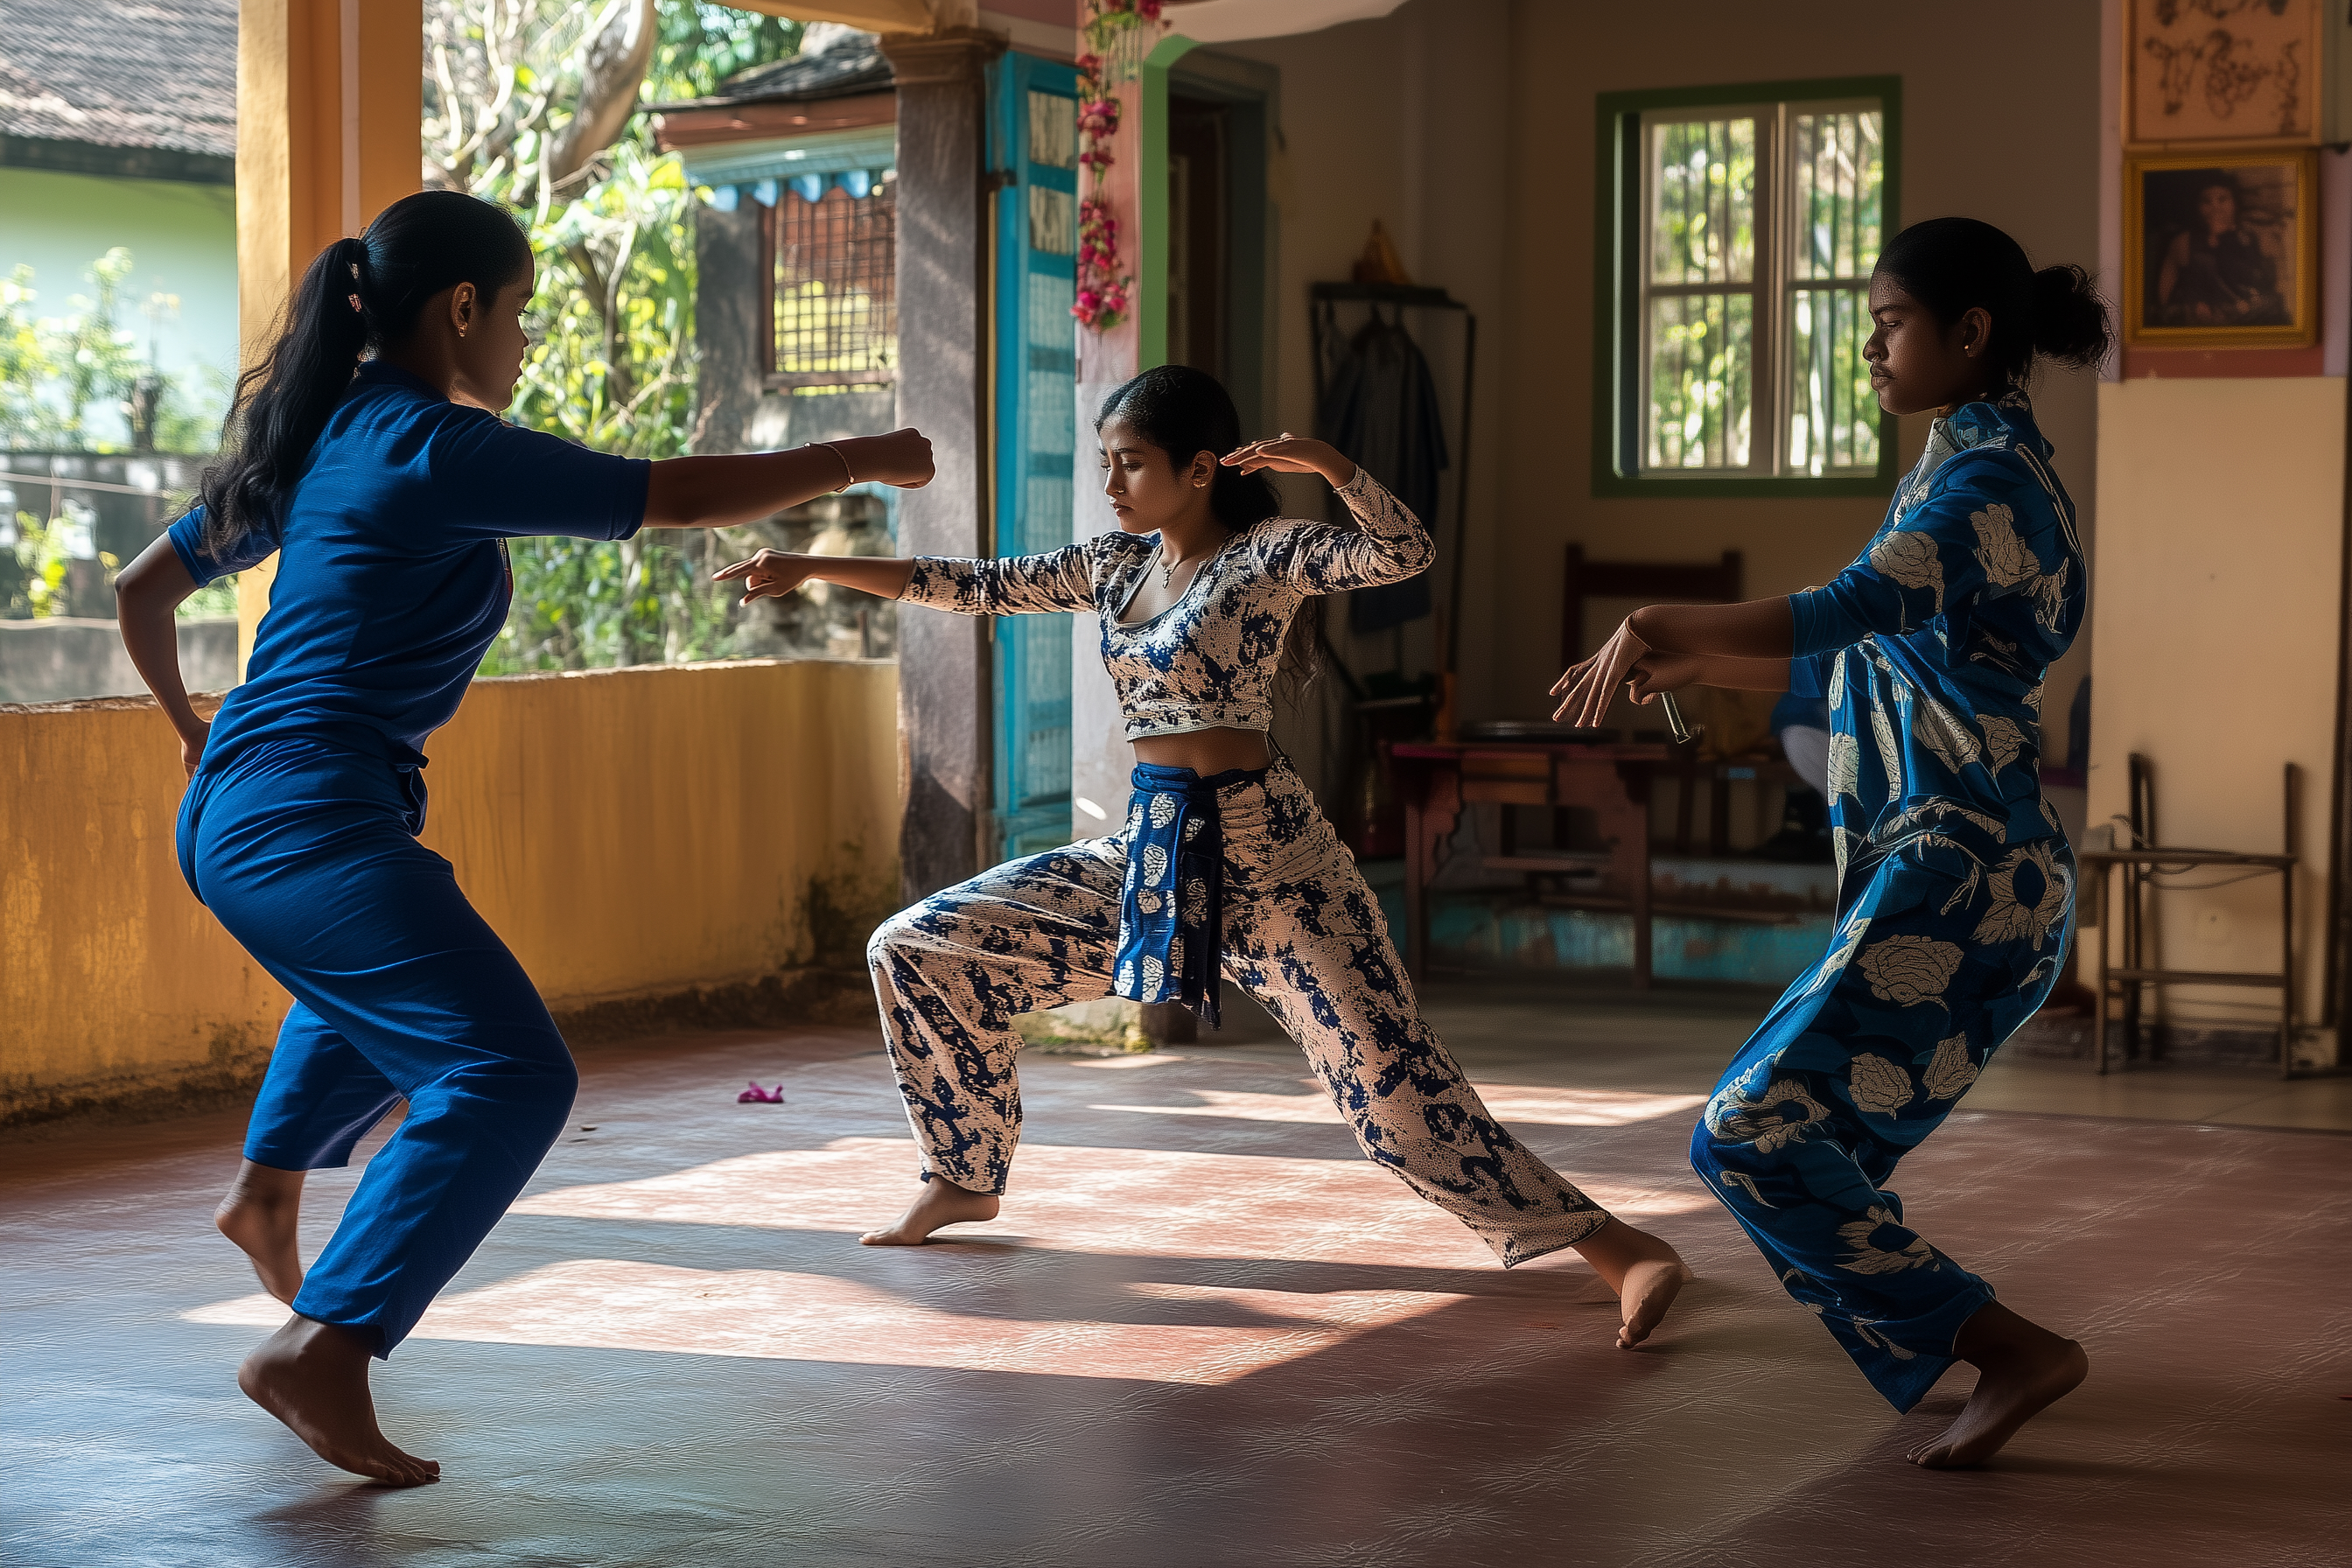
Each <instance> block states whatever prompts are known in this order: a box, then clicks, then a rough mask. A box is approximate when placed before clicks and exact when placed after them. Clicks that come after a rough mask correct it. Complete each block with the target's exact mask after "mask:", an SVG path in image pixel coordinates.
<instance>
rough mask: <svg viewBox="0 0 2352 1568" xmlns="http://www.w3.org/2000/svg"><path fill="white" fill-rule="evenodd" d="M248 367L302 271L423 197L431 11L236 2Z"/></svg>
mask: <svg viewBox="0 0 2352 1568" xmlns="http://www.w3.org/2000/svg"><path fill="white" fill-rule="evenodd" d="M236 27H237V32H236V297H237V336H238V339H239V341H240V344H241V350H242V352H241V354H240V358H241V360H242V361H243V363H246V364H251V363H254V362H255V361H256V360H257V359H258V358H259V357H260V356H261V355H262V354H263V353H266V352H268V347H269V343H270V342H271V339H272V338H273V336H274V335H275V332H276V329H277V325H278V316H279V313H280V312H281V311H282V310H284V309H285V307H286V302H287V300H288V298H289V296H290V295H291V294H292V292H293V289H294V285H295V284H296V283H298V282H299V281H300V280H301V277H302V273H303V270H304V269H305V268H308V267H309V266H310V262H311V259H312V258H314V257H316V256H317V255H318V254H319V252H320V251H321V250H323V249H324V248H326V247H327V245H328V244H329V243H330V242H331V241H332V240H335V239H338V238H340V237H342V236H344V235H350V234H357V233H359V232H360V230H361V229H362V228H363V227H365V226H366V225H367V221H368V220H369V219H370V218H372V217H373V216H375V215H376V214H377V213H379V212H382V211H383V209H384V208H385V207H386V206H389V205H391V204H392V203H393V202H394V201H397V200H398V199H399V198H400V197H402V196H404V195H407V194H408V193H409V192H411V191H414V190H415V189H417V188H418V183H419V176H420V171H421V170H422V168H423V155H422V153H421V150H420V146H419V142H418V132H419V127H420V124H421V122H422V121H423V119H424V113H425V107H424V71H423V68H422V65H421V59H422V57H423V52H424V47H425V16H424V7H423V5H422V0H364V3H362V0H238V5H237V16H236ZM277 564H278V563H277V560H276V558H275V557H272V558H271V559H270V560H268V561H267V562H264V563H262V564H261V565H260V566H257V567H256V568H254V569H253V570H252V571H250V572H247V573H245V574H243V575H242V576H240V577H239V578H238V580H237V605H236V611H237V614H236V618H237V635H236V642H237V648H236V664H237V672H238V674H239V676H240V677H242V676H243V674H244V671H245V661H246V659H247V658H248V657H250V655H251V654H252V652H253V633H254V628H255V626H257V625H258V624H259V623H260V620H261V616H262V614H263V612H264V611H266V610H267V609H268V607H269V580H270V578H271V576H272V575H274V574H275V571H276V568H277Z"/></svg>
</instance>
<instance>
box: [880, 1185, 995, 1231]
mask: <svg viewBox="0 0 2352 1568" xmlns="http://www.w3.org/2000/svg"><path fill="white" fill-rule="evenodd" d="M996 1209H997V1196H996V1194H994V1193H975V1192H973V1191H972V1190H971V1188H969V1187H959V1186H957V1185H956V1184H954V1183H953V1182H950V1181H949V1180H948V1179H947V1178H946V1177H945V1176H933V1177H932V1178H931V1179H930V1180H929V1181H928V1182H925V1183H924V1184H923V1191H922V1195H921V1196H919V1197H918V1198H917V1199H916V1200H915V1203H914V1206H913V1207H912V1208H909V1209H908V1211H907V1212H906V1213H905V1214H902V1215H899V1216H898V1219H897V1220H896V1221H895V1222H894V1223H892V1224H890V1225H887V1226H883V1227H882V1228H881V1229H880V1230H869V1231H867V1232H866V1234H865V1235H864V1236H861V1237H858V1238H857V1239H858V1240H860V1241H862V1242H864V1243H865V1244H866V1246H868V1247H920V1246H922V1245H923V1243H924V1242H925V1241H927V1240H929V1238H930V1234H931V1232H933V1231H935V1230H937V1229H939V1228H940V1226H943V1225H961V1224H962V1223H963V1222H965V1221H967V1220H983V1219H994V1218H995V1217H996Z"/></svg>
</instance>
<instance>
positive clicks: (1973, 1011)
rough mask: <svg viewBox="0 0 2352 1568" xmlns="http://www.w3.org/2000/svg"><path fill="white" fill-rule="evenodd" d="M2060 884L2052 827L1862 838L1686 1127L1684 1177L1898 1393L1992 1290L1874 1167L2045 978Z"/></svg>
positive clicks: (2007, 1026)
mask: <svg viewBox="0 0 2352 1568" xmlns="http://www.w3.org/2000/svg"><path fill="white" fill-rule="evenodd" d="M1977 837H1980V836H1975V835H1972V836H1971V839H1972V840H1974V839H1975V838H1977ZM1844 887H1845V889H1846V900H1845V907H1844V908H1843V909H1842V910H1841V911H1840V920H1839V925H1838V932H1837V936H1836V938H1835V939H1834V941H1833V942H1832V945H1831V948H1830V952H1829V953H1828V954H1827V956H1825V957H1824V958H1823V959H1822V962H1821V963H1819V964H1817V965H1815V966H1814V967H1813V968H1812V969H1811V970H1810V971H1808V972H1807V973H1805V974H1804V975H1803V976H1802V977H1801V978H1800V979H1799V980H1798V981H1797V982H1796V984H1793V985H1791V986H1790V988H1789V990H1788V992H1787V994H1784V995H1783V996H1782V997H1781V998H1780V1002H1779V1003H1778V1004H1776V1005H1774V1007H1773V1009H1772V1011H1771V1012H1770V1014H1769V1015H1768V1016H1766V1017H1765V1020H1764V1023H1763V1025H1762V1026H1760V1027H1759V1028H1758V1030H1757V1031H1756V1033H1755V1034H1754V1035H1753V1036H1751V1037H1749V1039H1748V1043H1747V1045H1745V1046H1744V1047H1741V1048H1740V1052H1739V1054H1738V1056H1737V1057H1735V1058H1732V1062H1731V1065H1730V1067H1728V1068H1726V1069H1725V1071H1724V1074H1723V1079H1722V1081H1721V1082H1720V1083H1719V1084H1717V1086H1716V1091H1715V1094H1714V1096H1713V1098H1711V1099H1710V1100H1708V1101H1707V1105H1706V1113H1705V1115H1704V1116H1703V1117H1702V1118H1701V1120H1700V1121H1699V1124H1698V1127H1697V1128H1696V1131H1694V1132H1693V1133H1692V1136H1691V1163H1692V1165H1693V1167H1694V1168H1696V1170H1697V1172H1698V1173H1699V1175H1700V1177H1701V1178H1702V1179H1704V1180H1705V1181H1706V1184H1707V1186H1708V1188H1709V1189H1710V1190H1712V1191H1713V1192H1714V1194H1715V1195H1716V1196H1717V1198H1720V1199H1721V1200H1722V1201H1723V1203H1724V1205H1726V1206H1727V1207H1728V1208H1729V1209H1730V1210H1731V1212H1732V1214H1733V1215H1734V1216H1736V1217H1737V1218H1738V1221H1739V1223H1740V1226H1742V1227H1743V1228H1744V1229H1745V1230H1746V1231H1747V1232H1748V1237H1749V1238H1750V1239H1751V1240H1753V1241H1754V1242H1755V1243H1756V1245H1757V1247H1759V1249H1760V1250H1761V1251H1762V1252H1763V1254H1764V1257H1765V1258H1766V1260H1767V1261H1768V1262H1769V1264H1770V1265H1771V1267H1772V1270H1773V1272H1774V1273H1775V1274H1777V1275H1779V1276H1780V1283H1781V1285H1782V1287H1783V1288H1784V1289H1787V1290H1788V1292H1789V1294H1790V1295H1791V1296H1793V1297H1795V1298H1796V1299H1797V1300H1798V1301H1799V1302H1801V1304H1803V1305H1804V1306H1805V1307H1807V1308H1809V1309H1811V1310H1812V1311H1813V1312H1814V1313H1816V1314H1818V1315H1819V1316H1820V1318H1821V1321H1822V1326H1823V1327H1824V1328H1826V1329H1827V1330H1829V1331H1830V1333H1831V1335H1832V1337H1833V1338H1835V1339H1836V1341H1837V1342H1838V1343H1839V1344H1840V1345H1841V1346H1843V1348H1844V1350H1845V1352H1846V1353H1847V1354H1848V1355H1850V1356H1852V1357H1853V1361H1854V1363H1855V1365H1857V1366H1859V1367H1860V1368H1861V1369H1862V1373H1863V1375H1864V1377H1867V1378H1868V1379H1869V1380H1870V1382H1871V1385H1872V1386H1873V1387H1874V1388H1876V1389H1877V1390H1878V1392H1879V1393H1880V1394H1883V1395H1884V1396H1885V1398H1886V1400H1887V1402H1888V1403H1889V1404H1891V1405H1894V1406H1895V1408H1896V1409H1897V1410H1908V1409H1910V1408H1911V1407H1912V1406H1913V1405H1916V1404H1917V1403H1918V1402H1919V1401H1920V1399H1921V1398H1922V1397H1924V1396H1925V1395H1926V1394H1927V1391H1928V1389H1930V1388H1932V1387H1934V1386H1935V1384H1936V1380H1937V1378H1939V1377H1941V1376H1942V1375H1943V1374H1944V1373H1945V1372H1946V1371H1947V1370H1948V1369H1949V1367H1950V1366H1951V1364H1952V1362H1953V1359H1954V1358H1953V1355H1952V1342H1953V1339H1954V1337H1955V1336H1956V1335H1957V1334H1958V1332H1959V1331H1960V1325H1961V1324H1963V1323H1965V1322H1967V1321H1969V1318H1970V1317H1971V1316H1973V1315H1974V1314H1975V1313H1976V1311H1977V1310H1979V1308H1981V1307H1982V1306H1983V1305H1984V1304H1985V1303H1986V1302H1988V1301H1990V1300H1992V1299H1993V1291H1992V1287H1991V1286H1990V1285H1989V1284H1987V1283H1986V1282H1985V1281H1984V1280H1982V1279H1979V1278H1978V1277H1977V1276H1976V1275H1974V1274H1971V1273H1969V1271H1968V1270H1967V1269H1966V1268H1962V1267H1960V1265H1959V1264H1958V1262H1957V1261H1955V1260H1954V1259H1953V1258H1949V1257H1948V1256H1947V1255H1946V1254H1945V1253H1943V1252H1942V1251H1940V1250H1939V1249H1937V1247H1934V1246H1932V1245H1930V1244H1929V1243H1928V1241H1927V1238H1926V1237H1922V1236H1921V1235H1919V1234H1918V1233H1917V1232H1916V1231H1914V1230H1911V1229H1909V1228H1908V1227H1906V1226H1905V1225H1904V1223H1903V1200H1902V1199H1901V1198H1899V1197H1897V1196H1895V1194H1894V1193H1892V1192H1890V1191H1888V1190H1887V1186H1886V1184H1887V1182H1888V1180H1889V1179H1890V1178H1891V1177H1892V1176H1893V1174H1894V1172H1895V1163H1896V1162H1897V1161H1898V1160H1900V1159H1901V1158H1902V1157H1903V1156H1904V1154H1906V1152H1909V1151H1910V1150H1911V1149H1913V1148H1914V1147H1916V1145H1917V1144H1918V1142H1919V1141H1920V1140H1921V1139H1923V1138H1925V1137H1926V1136H1927V1134H1928V1133H1930V1132H1932V1131H1935V1130H1936V1129H1937V1127H1940V1126H1942V1125H1943V1121H1944V1118H1945V1117H1946V1116H1947V1115H1948V1114H1949V1112H1950V1111H1951V1110H1952V1108H1953V1106H1954V1105H1956V1104H1957V1103H1958V1100H1959V1098H1960V1096H1961V1095H1962V1094H1964V1093H1966V1092H1967V1090H1968V1087H1969V1084H1971V1083H1973V1082H1975V1081H1976V1078H1977V1075H1978V1074H1979V1072H1981V1071H1982V1070H1983V1068H1984V1065H1985V1063H1986V1061H1987V1060H1989V1059H1990V1058H1991V1056H1992V1053H1993V1052H1994V1051H1995V1050H1996V1049H1998V1048H1999V1047H2000V1044H2001V1042H2002V1041H2004V1040H2006V1039H2008V1038H2009V1037H2010V1035H2011V1033H2012V1032H2013V1031H2015V1029H2016V1028H2017V1026H2019V1025H2020V1024H2021V1023H2023V1022H2024V1021H2025V1020H2026V1018H2028V1017H2029V1016H2032V1012H2033V1010H2034V1009H2035V1008H2036V1007H2039V1006H2040V1005H2042V1000H2043V999H2044V998H2045V997H2047V996H2048V995H2049V994H2050V988H2051V986H2052V985H2053V984H2055V983H2056V980H2057V976H2058V973H2059V963H2060V959H2061V956H2062V955H2063V952H2064V947H2065V941H2066V931H2067V916H2068V912H2069V910H2070V909H2071V907H2072V904H2073V899H2074V856H2073V854H2072V852H2071V851H2069V850H2068V848H2067V847H2066V841H2065V840H2064V839H2063V838H2057V837H2053V838H2045V839H2040V840H2037V841H2034V842H2032V843H2030V844H2024V845H2019V846H2014V847H2004V846H2000V845H1998V844H1979V843H1975V842H1973V841H1972V842H1971V843H1970V844H1969V845H1965V846H1964V845H1962V844H1961V843H1959V842H1958V841H1957V839H1956V838H1955V837H1939V838H1933V839H1923V840H1918V841H1915V842H1913V843H1911V844H1908V845H1906V846H1904V847H1900V848H1897V849H1895V850H1892V851H1885V852H1880V851H1875V850H1872V849H1869V848H1868V847H1865V848H1864V852H1863V853H1862V854H1860V855H1858V856H1857V857H1856V858H1854V859H1853V860H1852V861H1850V862H1849V864H1848V865H1847V867H1846V880H1845V884H1844Z"/></svg>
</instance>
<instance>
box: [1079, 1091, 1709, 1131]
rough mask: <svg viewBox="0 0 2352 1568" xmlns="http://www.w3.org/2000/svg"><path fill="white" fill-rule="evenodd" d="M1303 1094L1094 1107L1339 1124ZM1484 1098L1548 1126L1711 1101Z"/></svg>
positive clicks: (1314, 1094) (1491, 1106)
mask: <svg viewBox="0 0 2352 1568" xmlns="http://www.w3.org/2000/svg"><path fill="white" fill-rule="evenodd" d="M1299 1081H1300V1084H1301V1085H1302V1088H1301V1091H1300V1092H1298V1093H1297V1094H1265V1093H1261V1092H1257V1091H1255V1090H1249V1089H1182V1090H1181V1091H1179V1092H1181V1093H1184V1094H1189V1095H1191V1096H1192V1099H1193V1100H1194V1101H1195V1103H1193V1104H1191V1105H1090V1106H1088V1107H1087V1110H1123V1111H1128V1112H1130V1113H1132V1114H1134V1115H1138V1116H1224V1117H1232V1118H1234V1119H1236V1120H1238V1121H1320V1122H1328V1123H1329V1124H1331V1125H1333V1126H1337V1125H1339V1122H1340V1121H1341V1118H1340V1115H1339V1110H1338V1108H1337V1107H1335V1106H1333V1105H1332V1103H1331V1101H1330V1100H1329V1098H1328V1096H1327V1095H1325V1093H1324V1092H1323V1089H1322V1086H1321V1085H1320V1084H1318V1083H1316V1082H1315V1081H1314V1080H1313V1079H1300V1080H1299ZM1478 1098H1479V1099H1481V1100H1485V1101H1486V1109H1487V1110H1489V1111H1490V1112H1492V1113H1493V1114H1494V1116H1495V1117H1496V1119H1497V1120H1498V1121H1504V1122H1506V1123H1508V1122H1513V1121H1522V1122H1530V1123H1533V1124H1535V1125H1538V1126H1543V1127H1622V1126H1625V1125H1626V1124H1627V1123H1629V1122H1634V1121H1650V1120H1652V1119H1654V1118H1655V1117H1660V1116H1680V1115H1686V1114H1688V1113H1689V1112H1691V1111H1693V1110H1697V1109H1698V1108H1699V1107H1700V1106H1702V1105H1705V1104H1706V1096H1705V1095H1703V1094H1634V1093H1626V1092H1622V1091H1616V1090H1610V1089H1538V1088H1532V1087H1522V1086H1519V1085H1516V1084H1482V1085H1480V1086H1479V1089H1478Z"/></svg>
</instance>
